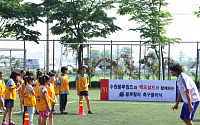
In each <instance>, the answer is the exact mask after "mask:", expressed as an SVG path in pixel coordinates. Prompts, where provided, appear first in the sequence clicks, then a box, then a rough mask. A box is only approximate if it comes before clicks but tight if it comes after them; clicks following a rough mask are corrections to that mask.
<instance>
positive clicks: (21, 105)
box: [18, 70, 26, 113]
mask: <svg viewBox="0 0 200 125" xmlns="http://www.w3.org/2000/svg"><path fill="white" fill-rule="evenodd" d="M25 74H26V71H25V70H21V71H20V78H19V84H20V85H21V86H22V83H23V82H24V80H23V78H24V75H25ZM18 93H19V100H20V108H21V112H22V113H23V112H24V96H23V93H22V87H21V88H20V89H19V92H18Z"/></svg>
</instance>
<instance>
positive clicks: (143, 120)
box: [0, 88, 200, 125]
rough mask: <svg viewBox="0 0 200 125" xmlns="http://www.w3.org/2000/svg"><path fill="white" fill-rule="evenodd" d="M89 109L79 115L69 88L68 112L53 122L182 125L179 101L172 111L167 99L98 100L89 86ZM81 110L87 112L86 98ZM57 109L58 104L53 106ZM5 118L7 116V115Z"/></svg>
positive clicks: (199, 120) (18, 119)
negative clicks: (144, 100)
mask: <svg viewBox="0 0 200 125" xmlns="http://www.w3.org/2000/svg"><path fill="white" fill-rule="evenodd" d="M89 95H90V101H91V109H92V111H93V112H94V114H93V115H89V114H88V115H86V116H78V115H76V113H78V110H79V104H78V103H79V102H78V96H77V95H76V90H75V89H74V88H72V89H71V91H70V94H69V96H68V104H67V106H66V110H67V111H68V112H69V114H68V115H61V114H60V112H59V114H58V115H54V117H53V120H54V125H184V123H183V121H182V120H181V119H180V118H179V115H180V111H181V107H182V103H181V104H180V106H179V109H178V110H176V111H173V110H172V109H171V107H172V106H173V105H174V104H175V103H168V102H135V101H101V100H100V90H99V89H90V90H89ZM83 101H84V103H83V105H84V110H85V113H86V112H87V105H86V102H85V100H83ZM56 109H57V111H59V105H57V107H56ZM19 111H20V108H19V99H18V98H17V99H16V101H15V107H14V108H13V113H14V114H13V121H14V122H15V123H16V125H21V124H22V115H21V114H20V113H16V112H19ZM2 115H3V114H2V113H1V114H0V119H1V120H2V119H3V116H2ZM37 118H38V115H34V124H35V125H37ZM7 121H8V117H7ZM193 122H194V125H198V124H199V123H200V108H198V109H197V112H196V114H195V117H194V120H193Z"/></svg>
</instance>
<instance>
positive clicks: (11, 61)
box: [10, 49, 12, 74]
mask: <svg viewBox="0 0 200 125" xmlns="http://www.w3.org/2000/svg"><path fill="white" fill-rule="evenodd" d="M11 68H12V50H11V49H10V74H11Z"/></svg>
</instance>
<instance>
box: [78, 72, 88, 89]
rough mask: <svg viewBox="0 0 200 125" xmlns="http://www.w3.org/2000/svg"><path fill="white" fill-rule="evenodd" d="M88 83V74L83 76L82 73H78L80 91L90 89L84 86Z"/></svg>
mask: <svg viewBox="0 0 200 125" xmlns="http://www.w3.org/2000/svg"><path fill="white" fill-rule="evenodd" d="M87 84H88V80H87V75H86V74H85V76H84V77H81V75H80V74H79V75H78V89H79V92H81V91H88V87H86V88H85V89H84V86H85V85H87Z"/></svg>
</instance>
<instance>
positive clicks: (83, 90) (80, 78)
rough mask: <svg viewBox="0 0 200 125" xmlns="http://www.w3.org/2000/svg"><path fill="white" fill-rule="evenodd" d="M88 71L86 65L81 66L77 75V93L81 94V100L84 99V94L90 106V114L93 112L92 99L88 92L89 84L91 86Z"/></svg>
mask: <svg viewBox="0 0 200 125" xmlns="http://www.w3.org/2000/svg"><path fill="white" fill-rule="evenodd" d="M85 73H86V67H85V66H81V67H80V74H79V75H77V76H76V90H77V95H78V96H79V101H80V100H82V99H83V96H84V97H85V99H86V102H87V107H88V114H93V112H92V111H91V110H90V100H89V94H88V86H89V77H88V75H87V74H85Z"/></svg>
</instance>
